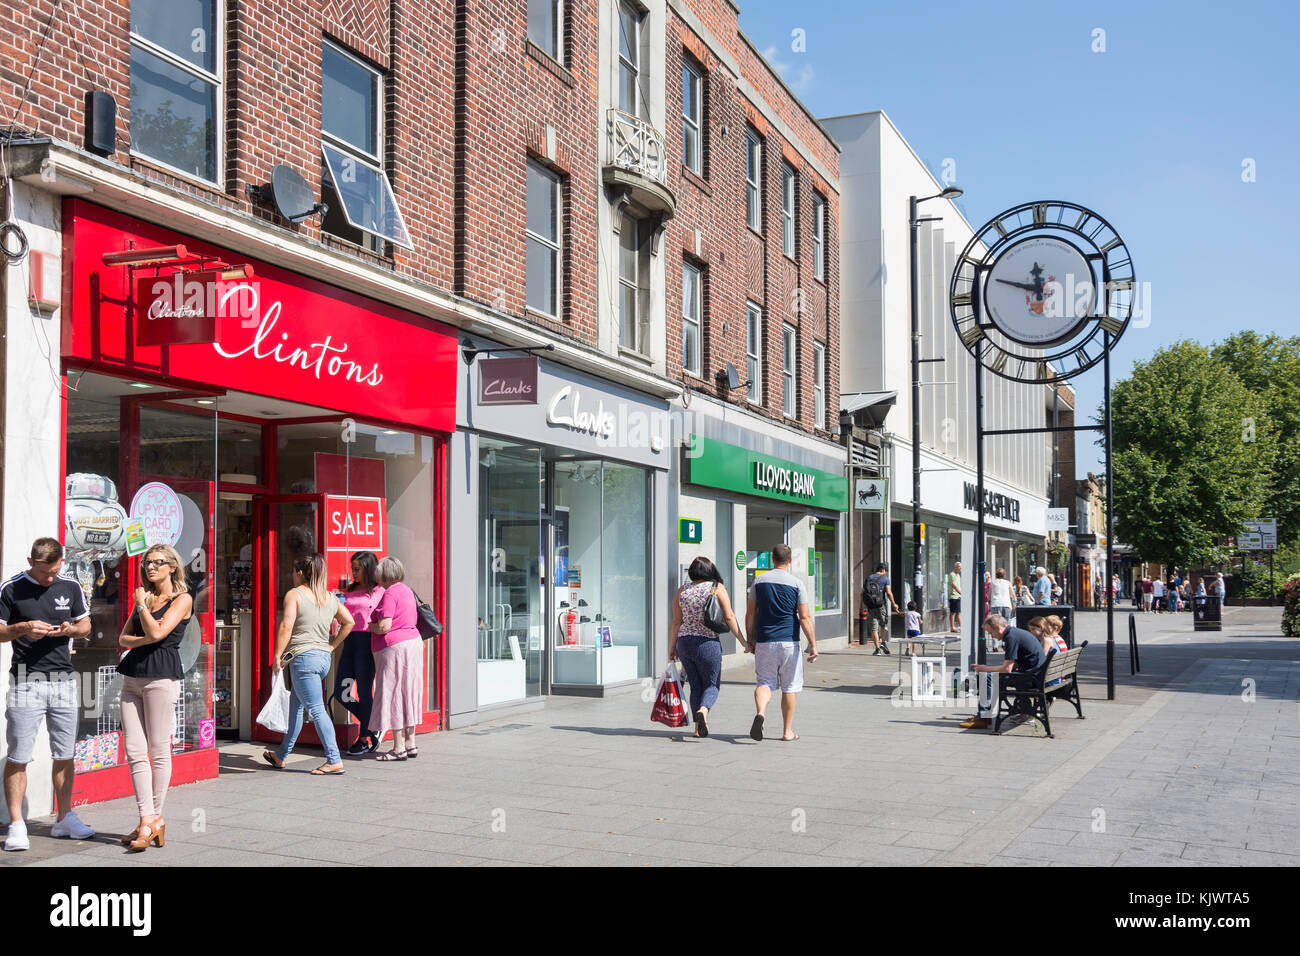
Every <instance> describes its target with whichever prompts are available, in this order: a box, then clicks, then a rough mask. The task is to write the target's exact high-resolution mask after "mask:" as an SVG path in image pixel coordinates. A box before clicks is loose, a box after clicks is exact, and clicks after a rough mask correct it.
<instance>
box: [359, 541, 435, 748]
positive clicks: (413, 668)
mask: <svg viewBox="0 0 1300 956" xmlns="http://www.w3.org/2000/svg"><path fill="white" fill-rule="evenodd" d="M405 578H406V568H405V566H404V565H403V564H402V562H401V561H399V560H397V558H394V557H392V556H391V555H390V556H389V557H386V558H384V560H382V561H380V562H379V581H380V583H381V584H383V586H384V596H383V598H382V599H381V600H380V602H379V609H378V611H377V612H376V617H378V618H379V620H377V621H376V622H375V623H374V624H373V625H372V626H371V633H373V634H374V638H373V639H372V640H371V643H370V646H371V649H372V650H373V651H374V652H375V704H374V709H373V710H372V711H371V712H370V730H371V731H372V732H373V733H374V734H376V735H377V736H378V737H379V738H382V737H383V736H384V732H385V731H386V730H391V731H392V732H393V747H392V749H391V750H386V751H384V752H383V753H381V754H380V755H379V756H378V758H376V759H378V760H406V759H408V758H413V757H418V756H420V748H419V747H417V746H416V745H415V728H416V727H418V726H419V725H420V719H421V718H422V717H423V716H424V706H423V703H422V701H421V691H422V690H423V688H424V677H423V672H424V667H423V664H424V642H423V641H422V640H420V632H419V630H417V629H416V621H417V620H418V617H419V602H417V601H416V599H415V592H414V591H412V590H411V589H410V588H409V587H408V586H407V585H406V584H405Z"/></svg>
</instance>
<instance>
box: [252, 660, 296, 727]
mask: <svg viewBox="0 0 1300 956" xmlns="http://www.w3.org/2000/svg"><path fill="white" fill-rule="evenodd" d="M257 722H258V723H259V724H261V725H262V726H263V727H265V728H266V729H267V730H270V731H273V732H274V733H277V734H282V733H284V732H285V731H287V730H288V729H289V688H287V687H285V686H284V668H281V669H280V670H278V671H276V672H275V681H274V682H273V683H272V684H271V696H270V698H268V699H267V701H266V706H265V707H263V708H262V712H261V713H260V714H258V715H257Z"/></svg>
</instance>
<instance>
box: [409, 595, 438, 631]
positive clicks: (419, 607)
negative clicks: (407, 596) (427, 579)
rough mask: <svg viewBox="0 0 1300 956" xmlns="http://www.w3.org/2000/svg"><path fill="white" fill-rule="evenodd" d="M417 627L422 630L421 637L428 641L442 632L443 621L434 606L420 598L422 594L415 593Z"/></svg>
mask: <svg viewBox="0 0 1300 956" xmlns="http://www.w3.org/2000/svg"><path fill="white" fill-rule="evenodd" d="M411 593H412V594H414V595H415V629H416V630H417V631H419V632H420V639H421V640H425V641H427V640H428V639H429V638H431V637H437V636H438V635H439V634H441V633H442V622H441V621H439V620H438V615H436V614H434V613H433V608H432V607H430V606H429V604H428V603H427V602H426V601H422V600H420V595H418V594H415V591H414V590H412V591H411Z"/></svg>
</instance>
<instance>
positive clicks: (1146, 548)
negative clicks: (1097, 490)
mask: <svg viewBox="0 0 1300 956" xmlns="http://www.w3.org/2000/svg"><path fill="white" fill-rule="evenodd" d="M1111 402H1112V415H1113V424H1114V442H1115V447H1114V454H1115V461H1114V470H1115V494H1114V501H1115V535H1116V537H1117V538H1118V539H1119V540H1121V541H1124V542H1126V543H1128V544H1130V545H1131V546H1132V547H1133V548H1134V550H1136V551H1137V553H1138V554H1140V555H1142V556H1143V557H1144V558H1146V559H1147V560H1152V561H1161V562H1163V563H1165V564H1173V565H1177V566H1179V567H1188V566H1198V565H1205V564H1214V563H1217V562H1221V561H1223V559H1224V558H1225V557H1226V553H1225V550H1224V549H1223V548H1221V547H1220V546H1219V545H1218V543H1217V541H1218V539H1221V538H1225V537H1229V536H1232V535H1236V534H1238V533H1239V532H1240V530H1241V526H1242V522H1244V521H1246V520H1249V519H1251V518H1255V517H1258V516H1259V514H1260V508H1262V507H1263V505H1264V502H1265V501H1266V500H1267V498H1268V495H1269V493H1270V489H1271V487H1272V474H1271V467H1272V463H1273V460H1274V457H1275V454H1276V440H1275V436H1274V426H1273V423H1272V422H1271V421H1270V420H1269V419H1268V417H1267V415H1266V414H1265V408H1264V403H1263V400H1262V399H1261V398H1260V397H1259V396H1258V395H1256V394H1255V393H1254V392H1252V391H1251V390H1250V389H1249V388H1247V387H1246V385H1245V384H1244V383H1243V382H1242V381H1241V379H1239V378H1238V377H1237V375H1236V374H1235V373H1234V372H1233V371H1232V370H1231V369H1229V368H1228V367H1227V366H1226V365H1225V364H1224V363H1222V362H1219V361H1216V360H1215V359H1214V358H1213V357H1211V355H1210V352H1209V349H1207V348H1206V347H1205V346H1202V345H1199V344H1197V343H1195V342H1187V341H1184V342H1178V343H1176V344H1175V345H1172V346H1170V347H1169V348H1166V349H1162V350H1161V351H1159V352H1157V353H1156V354H1155V355H1153V356H1152V357H1151V359H1150V360H1149V361H1147V362H1144V363H1139V364H1138V365H1136V366H1134V369H1133V374H1132V375H1131V376H1130V377H1129V378H1127V379H1125V380H1123V381H1121V382H1118V383H1116V384H1115V386H1114V389H1113V391H1112V397H1111ZM1243 418H1253V419H1254V422H1255V430H1254V433H1253V435H1251V436H1250V437H1251V438H1252V439H1253V440H1251V441H1243V432H1242V419H1243Z"/></svg>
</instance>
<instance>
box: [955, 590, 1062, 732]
mask: <svg viewBox="0 0 1300 956" xmlns="http://www.w3.org/2000/svg"><path fill="white" fill-rule="evenodd" d="M984 630H985V631H987V632H988V635H989V637H991V638H993V640H995V641H1001V642H1002V643H1003V645H1004V646H1005V648H1006V652H1007V659H1006V660H1004V661H1003V662H1002V663H1001V664H976V665H975V668H974V669H975V670H976V671H978V672H980V673H987V674H1010V673H1011V672H1012V671H1020V672H1024V671H1034V670H1037V669H1038V668H1040V667H1042V666H1043V661H1044V660H1046V657H1045V655H1044V654H1043V644H1042V642H1041V641H1040V640H1039V639H1038V638H1036V637H1034V635H1032V634H1030V633H1029V632H1028V631H1026V630H1024V629H1023V628H1019V627H1012V626H1011V625H1010V624H1008V623H1007V619H1006V618H1004V617H1003V616H1002V615H1001V614H990V615H989V616H988V617H986V618H985V619H984ZM981 706H982V704H981ZM1024 719H1025V718H1024V715H1023V714H1017V715H1014V716H1013V719H1012V721H1011V723H1010V726H1011V727H1015V726H1018V725H1019V724H1021V723H1023V722H1024ZM991 723H992V721H990V720H989V719H988V718H987V717H983V716H979V715H976V716H975V717H971V718H970V719H969V720H965V721H962V724H961V726H962V727H966V728H968V729H969V728H975V729H983V728H985V727H988V726H989V725H990V724H991Z"/></svg>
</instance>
